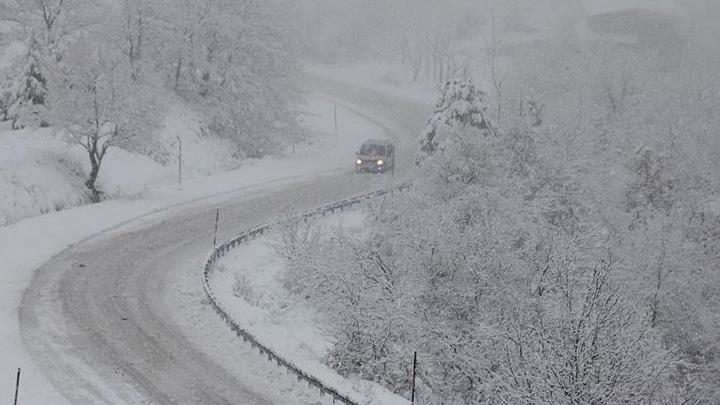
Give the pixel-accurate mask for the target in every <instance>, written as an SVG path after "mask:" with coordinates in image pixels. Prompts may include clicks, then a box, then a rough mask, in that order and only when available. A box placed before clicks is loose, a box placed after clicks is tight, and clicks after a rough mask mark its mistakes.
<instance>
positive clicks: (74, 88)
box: [50, 42, 154, 201]
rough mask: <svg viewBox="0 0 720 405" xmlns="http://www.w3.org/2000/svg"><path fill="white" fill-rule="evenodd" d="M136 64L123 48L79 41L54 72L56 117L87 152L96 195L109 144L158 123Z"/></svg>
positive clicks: (120, 142) (122, 143)
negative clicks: (139, 82)
mask: <svg viewBox="0 0 720 405" xmlns="http://www.w3.org/2000/svg"><path fill="white" fill-rule="evenodd" d="M132 72H133V70H132V66H131V65H130V62H129V61H128V60H127V59H126V58H125V57H124V56H123V55H122V54H120V53H118V52H116V51H114V50H112V49H107V48H102V47H99V46H97V45H94V44H92V43H86V42H80V43H78V44H76V45H75V46H73V47H72V48H71V49H70V51H69V52H68V54H67V55H66V57H65V58H64V59H63V63H62V69H61V71H60V72H58V74H57V75H56V76H54V77H53V81H52V84H51V88H50V89H51V92H50V94H51V98H50V106H51V111H52V118H53V121H54V122H55V123H56V124H57V125H58V127H59V128H61V130H62V132H63V134H64V135H65V136H66V138H67V139H68V141H69V142H71V143H73V144H77V145H80V146H81V147H82V148H83V149H85V151H86V152H87V155H88V159H89V163H90V172H89V174H88V179H87V181H86V183H85V185H86V186H87V187H88V189H89V190H90V192H91V193H92V195H93V198H94V199H95V200H96V201H97V200H99V199H100V197H101V192H100V190H98V188H97V186H96V181H97V178H98V175H99V173H100V169H101V167H102V163H103V160H104V159H105V157H106V154H107V152H108V150H109V149H110V148H113V147H119V148H123V147H127V145H128V144H129V142H130V141H131V140H132V139H133V138H134V137H137V136H139V135H140V134H142V133H146V132H147V131H149V130H150V129H152V127H153V120H154V117H153V115H152V113H153V110H152V103H151V102H150V98H149V97H148V96H147V94H145V92H144V90H143V89H142V88H141V87H140V86H138V85H137V84H136V83H135V82H134V81H133V79H132Z"/></svg>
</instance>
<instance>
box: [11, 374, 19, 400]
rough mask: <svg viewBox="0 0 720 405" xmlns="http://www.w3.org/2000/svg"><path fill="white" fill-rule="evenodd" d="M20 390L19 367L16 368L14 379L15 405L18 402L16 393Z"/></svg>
mask: <svg viewBox="0 0 720 405" xmlns="http://www.w3.org/2000/svg"><path fill="white" fill-rule="evenodd" d="M19 392H20V369H19V368H18V372H17V380H15V402H13V403H14V404H15V405H17V403H18V393H19Z"/></svg>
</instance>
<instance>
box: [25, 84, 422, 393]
mask: <svg viewBox="0 0 720 405" xmlns="http://www.w3.org/2000/svg"><path fill="white" fill-rule="evenodd" d="M306 79H307V80H306V82H307V83H310V86H311V87H312V88H313V89H316V90H318V91H322V92H323V93H325V94H329V95H330V96H332V97H335V98H341V99H343V100H348V102H349V103H352V104H355V105H358V106H360V107H362V109H364V110H368V111H373V112H374V113H375V114H377V115H378V116H382V117H383V118H384V120H389V121H393V122H394V123H396V124H398V123H399V124H400V126H399V131H401V132H403V133H402V134H399V133H395V134H394V135H395V136H397V137H399V138H400V141H401V144H404V145H405V147H403V148H401V149H400V153H401V154H402V162H404V163H403V164H408V162H410V161H411V160H412V158H413V148H412V147H411V145H412V144H413V140H414V139H415V134H417V133H418V131H419V130H420V128H421V127H422V123H423V122H424V119H425V117H426V115H427V112H428V110H429V108H428V107H426V106H421V105H413V104H412V103H408V102H407V101H403V100H399V99H395V98H392V97H388V96H384V95H380V94H377V93H374V92H372V91H364V90H359V89H355V88H351V87H350V86H347V85H342V84H339V83H333V82H328V81H326V80H321V79H319V78H315V77H311V76H308V77H307V78H306ZM402 123H411V125H410V126H403V125H402ZM393 127H394V129H395V130H396V131H398V125H394V126H393ZM386 181H387V179H386V178H383V176H356V175H354V174H353V173H352V172H351V170H348V171H346V172H342V173H335V174H328V175H324V176H318V177H316V178H313V179H309V180H303V181H299V182H297V183H294V184H292V185H290V186H277V185H275V186H273V185H266V186H264V187H256V188H253V189H247V190H239V191H238V192H236V193H233V194H228V195H225V196H224V197H222V198H215V199H208V200H206V201H204V202H196V203H193V204H189V205H185V206H181V207H176V208H171V209H168V210H166V211H164V212H162V213H159V214H154V215H152V216H149V217H146V218H144V219H139V220H137V221H135V223H133V224H129V225H124V226H120V227H118V228H116V229H111V230H108V231H106V232H103V233H101V234H99V235H96V236H94V237H92V238H90V239H88V240H85V241H83V242H81V243H79V244H77V245H75V246H73V247H71V248H69V249H67V250H65V251H63V252H62V253H60V254H59V255H57V256H56V257H54V258H53V259H52V260H50V261H49V262H48V263H46V264H45V265H44V266H43V267H41V268H40V269H38V270H37V272H36V274H35V275H34V277H33V279H32V281H31V284H30V286H29V287H28V289H27V290H26V292H25V294H24V295H23V300H22V305H21V309H20V325H21V332H22V334H23V339H24V342H25V345H26V347H27V348H28V350H29V351H30V353H31V354H32V355H33V358H34V359H35V361H36V362H38V364H39V365H40V366H41V367H42V369H43V370H45V374H46V375H47V376H48V378H49V379H50V381H52V383H53V384H54V385H55V386H56V387H57V388H58V390H59V391H60V392H61V393H63V395H65V397H66V398H67V399H68V400H69V401H70V402H71V403H73V404H95V403H98V404H104V403H107V404H118V403H127V404H139V403H152V404H176V403H180V404H284V403H288V404H290V403H293V398H297V396H298V395H300V397H301V398H305V399H306V400H304V401H303V402H305V403H316V402H317V400H318V397H319V395H318V394H316V393H313V392H309V391H307V390H305V391H303V390H302V389H301V388H299V387H298V384H296V383H295V382H294V381H292V379H289V377H287V376H285V375H284V373H283V372H282V371H281V370H279V369H277V368H275V367H274V366H271V365H268V364H266V363H263V362H262V361H259V360H258V359H259V356H258V355H257V353H255V352H252V351H251V350H250V349H249V348H248V347H247V346H246V345H245V344H243V343H242V341H238V340H237V338H235V336H234V335H233V334H232V333H231V332H230V331H229V330H228V329H227V328H226V327H225V325H224V324H222V323H221V321H220V319H219V317H217V316H216V315H215V313H214V312H212V310H211V309H210V306H209V304H208V302H207V301H206V300H205V299H204V295H203V291H202V285H201V283H200V273H201V269H200V267H201V265H202V261H203V259H204V258H205V255H206V254H207V253H208V252H209V250H210V248H211V246H210V245H211V240H210V233H209V231H210V229H211V228H212V221H213V219H214V215H215V209H216V208H220V209H221V216H222V218H221V229H220V233H219V239H220V240H224V239H226V238H229V237H231V236H233V235H235V234H237V233H239V232H241V231H243V230H246V229H248V228H250V227H253V226H255V225H259V224H261V223H265V222H268V221H270V220H272V219H275V218H278V217H281V216H282V215H285V214H286V213H287V212H289V211H290V210H295V211H305V210H308V209H311V208H314V207H316V206H319V205H322V204H324V203H327V202H331V201H335V200H339V199H342V198H346V197H348V196H350V195H355V194H358V193H361V192H365V191H370V190H372V189H375V188H377V187H379V186H382V185H383V184H385V182H386ZM295 401H296V399H295Z"/></svg>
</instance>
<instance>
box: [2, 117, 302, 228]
mask: <svg viewBox="0 0 720 405" xmlns="http://www.w3.org/2000/svg"><path fill="white" fill-rule="evenodd" d="M311 107H312V106H311ZM157 136H158V139H159V140H160V143H161V144H163V145H168V146H169V147H170V148H171V150H169V151H168V152H169V154H170V155H169V156H168V160H169V162H168V164H167V165H162V164H160V163H158V162H157V161H155V160H152V159H150V158H148V157H146V156H143V155H140V154H137V153H130V152H127V151H125V150H122V149H111V150H110V151H109V152H108V154H107V156H106V158H105V161H104V162H103V167H102V170H101V172H100V176H99V177H98V181H97V184H98V186H99V188H100V189H101V190H103V192H104V193H105V194H106V197H107V198H118V197H130V196H135V197H137V196H138V195H140V194H142V193H144V192H146V191H147V190H149V189H153V188H157V187H159V186H163V185H168V184H172V183H173V182H175V181H176V179H177V166H178V165H177V151H176V147H177V140H176V137H179V138H180V139H181V140H182V142H183V163H184V169H183V175H184V177H186V178H188V179H193V178H200V177H202V176H207V175H210V174H212V173H218V172H223V171H227V170H230V169H232V168H235V167H237V166H238V162H237V160H236V159H234V158H233V157H232V155H231V153H230V151H231V150H232V148H231V147H230V145H229V143H228V142H227V141H225V140H221V139H217V138H215V137H212V138H209V137H202V136H201V135H200V119H199V117H197V115H196V114H193V113H192V110H191V109H190V108H189V107H188V106H184V105H181V104H178V103H174V104H171V107H170V109H169V111H168V112H167V114H166V118H165V122H164V124H163V125H162V127H161V128H160V129H159V131H158V133H157ZM89 170H90V168H89V163H88V158H87V155H86V152H85V151H84V150H83V149H82V148H81V147H80V146H71V145H68V144H67V143H66V142H64V140H63V139H62V138H61V137H60V136H58V135H57V134H56V133H55V130H53V129H52V128H44V129H36V130H31V129H23V130H19V131H13V130H10V128H9V123H0V226H2V225H7V224H11V223H13V222H16V221H19V220H21V219H23V218H28V217H32V216H35V215H41V214H46V213H48V212H53V211H59V210H62V209H66V208H70V207H75V206H79V205H84V204H87V202H88V195H87V192H86V187H85V185H84V182H85V180H86V178H87V177H86V176H87V173H88V172H89Z"/></svg>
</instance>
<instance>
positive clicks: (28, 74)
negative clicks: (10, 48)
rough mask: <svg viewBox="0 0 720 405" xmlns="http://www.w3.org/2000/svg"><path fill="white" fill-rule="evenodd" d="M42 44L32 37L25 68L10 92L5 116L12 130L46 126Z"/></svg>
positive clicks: (45, 91)
mask: <svg viewBox="0 0 720 405" xmlns="http://www.w3.org/2000/svg"><path fill="white" fill-rule="evenodd" d="M41 52H42V44H41V43H40V41H39V40H38V38H37V36H35V35H33V36H32V37H31V39H30V45H29V46H28V51H27V56H26V58H25V66H24V68H23V70H22V74H21V75H20V76H19V77H18V78H17V80H16V82H15V83H14V85H13V86H12V90H11V92H10V98H11V99H10V102H9V105H8V107H7V116H8V118H9V119H11V120H12V126H13V128H14V129H19V128H24V127H26V126H47V125H48V122H47V119H46V112H47V109H46V107H45V103H46V101H47V97H48V89H47V77H46V75H45V73H44V72H43V62H42V61H43V58H42V56H41Z"/></svg>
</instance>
